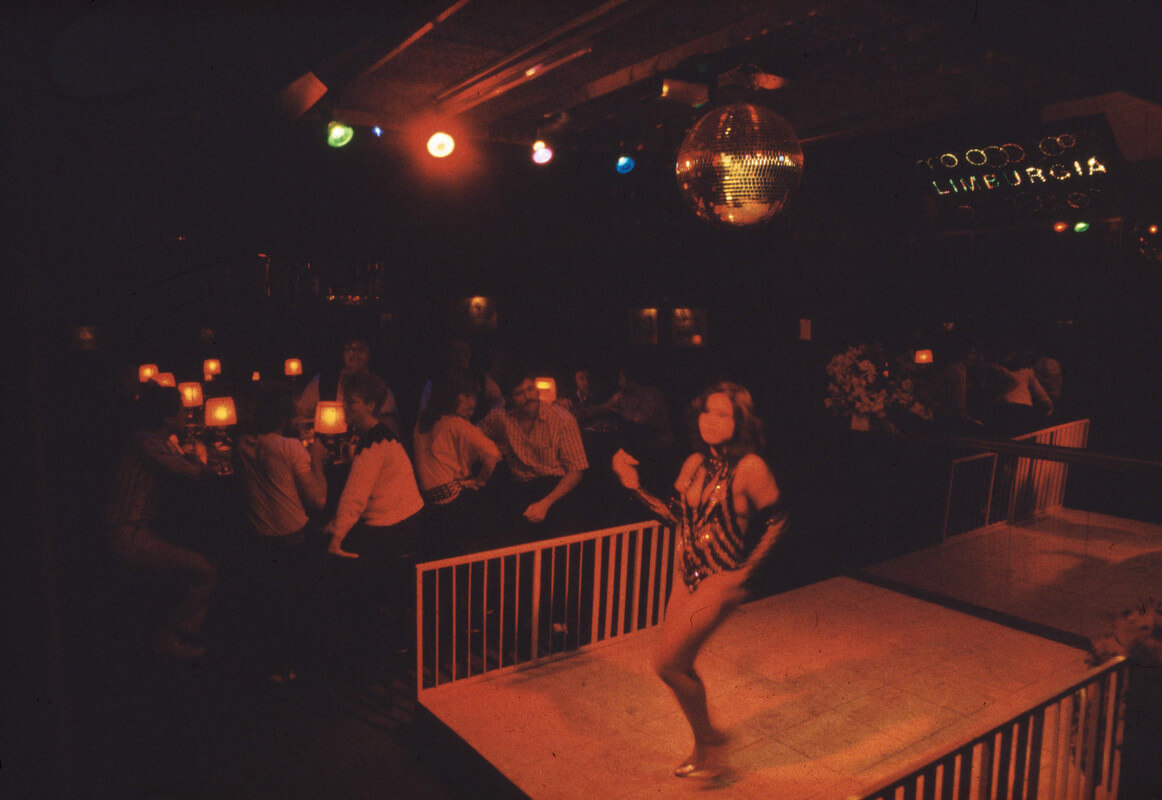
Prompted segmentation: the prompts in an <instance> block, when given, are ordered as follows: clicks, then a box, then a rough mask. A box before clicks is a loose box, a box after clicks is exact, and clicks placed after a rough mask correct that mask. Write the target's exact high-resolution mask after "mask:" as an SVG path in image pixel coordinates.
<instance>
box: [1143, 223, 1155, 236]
mask: <svg viewBox="0 0 1162 800" xmlns="http://www.w3.org/2000/svg"><path fill="white" fill-rule="evenodd" d="M1146 233H1148V234H1150V235H1151V236H1153V235H1154V234H1156V233H1158V226H1157V225H1151V226H1150V227H1149V228H1146Z"/></svg>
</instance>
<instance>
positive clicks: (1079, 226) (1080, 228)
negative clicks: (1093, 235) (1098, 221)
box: [1073, 222, 1089, 233]
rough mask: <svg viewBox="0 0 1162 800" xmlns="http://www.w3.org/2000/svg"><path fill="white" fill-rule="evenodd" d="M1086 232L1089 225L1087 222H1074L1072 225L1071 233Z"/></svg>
mask: <svg viewBox="0 0 1162 800" xmlns="http://www.w3.org/2000/svg"><path fill="white" fill-rule="evenodd" d="M1088 230H1089V223H1088V222H1076V223H1074V225H1073V232H1074V233H1085V232H1086V231H1088Z"/></svg>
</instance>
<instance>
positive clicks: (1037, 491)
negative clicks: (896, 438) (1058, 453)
mask: <svg viewBox="0 0 1162 800" xmlns="http://www.w3.org/2000/svg"><path fill="white" fill-rule="evenodd" d="M1088 438H1089V420H1088V419H1080V420H1075V421H1073V422H1067V423H1065V424H1062V425H1056V426H1054V427H1052V428H1045V429H1043V430H1039V431H1034V432H1032V433H1027V434H1024V435H1022V436H1017V437H1014V439H1013V441H1014V442H1025V443H1028V444H1043V445H1054V446H1057V447H1075V448H1079V449H1083V448H1085V446H1086V443H1087V441H1088ZM1068 475H1069V464H1067V463H1065V462H1063V461H1053V460H1049V459H1040V458H1029V457H1025V456H1021V457H1013V456H1000V455H998V454H997V453H976V454H974V455H971V456H965V457H964V458H957V459H954V460H953V461H952V465H951V468H950V471H949V477H948V497H947V501H946V503H945V507H944V529H943V536H944V538H947V537H948V536H950V535H953V534H957V533H964V532H965V531H970V530H975V529H977V528H983V527H986V526H988V525H992V524H995V523H998V522H1011V521H1013V520H1017V519H1027V518H1028V517H1032V516H1036V515H1037V514H1042V513H1044V512H1046V511H1048V510H1050V509H1052V508H1056V507H1058V506H1060V505H1061V504H1062V503H1063V501H1064V499H1065V481H1066V478H1067V477H1068Z"/></svg>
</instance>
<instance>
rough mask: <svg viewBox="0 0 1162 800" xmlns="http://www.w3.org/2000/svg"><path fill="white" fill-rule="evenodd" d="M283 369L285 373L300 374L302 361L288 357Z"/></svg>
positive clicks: (301, 372)
mask: <svg viewBox="0 0 1162 800" xmlns="http://www.w3.org/2000/svg"><path fill="white" fill-rule="evenodd" d="M283 369H284V371H285V372H286V374H287V375H302V374H303V362H302V361H301V360H299V359H297V358H288V359H287V360H286V364H285V366H284V368H283Z"/></svg>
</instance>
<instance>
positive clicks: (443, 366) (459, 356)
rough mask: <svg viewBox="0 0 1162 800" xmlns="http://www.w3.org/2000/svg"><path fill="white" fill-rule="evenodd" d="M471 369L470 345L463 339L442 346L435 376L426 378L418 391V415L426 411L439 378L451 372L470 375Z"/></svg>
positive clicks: (453, 340) (450, 341)
mask: <svg viewBox="0 0 1162 800" xmlns="http://www.w3.org/2000/svg"><path fill="white" fill-rule="evenodd" d="M471 369H472V345H471V344H469V342H468V340H467V339H464V338H460V337H457V338H455V339H449V340H448V342H447V343H446V344H445V345H444V349H443V351H442V352H441V353H440V364H439V367H438V368H437V371H436V374H435V375H433V376H432V377H430V378H428V380H427V381H426V382H425V383H424V388H423V389H422V390H421V391H420V406H419V413H420V414H423V413H424V411H425V409H427V407H428V403H429V402H430V399H431V396H432V387H433V385H434V384H435V383H436V380H437V379H438V377H439V376H441V375H445V374H447V373H448V372H449V371H451V370H460V371H462V372H467V373H470V372H471ZM478 399H479V398H478Z"/></svg>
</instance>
